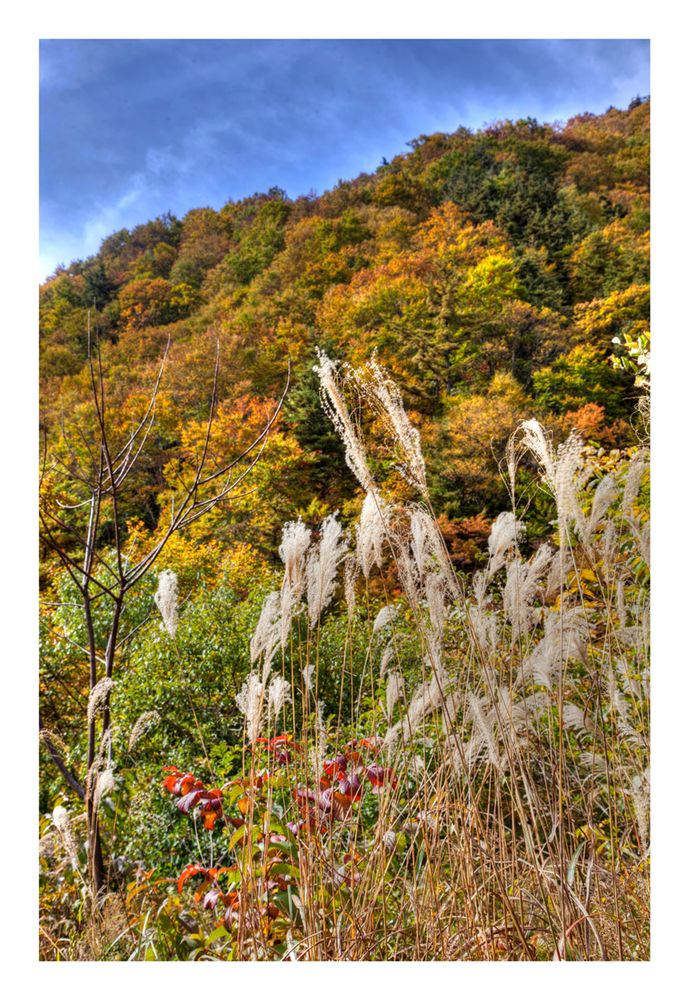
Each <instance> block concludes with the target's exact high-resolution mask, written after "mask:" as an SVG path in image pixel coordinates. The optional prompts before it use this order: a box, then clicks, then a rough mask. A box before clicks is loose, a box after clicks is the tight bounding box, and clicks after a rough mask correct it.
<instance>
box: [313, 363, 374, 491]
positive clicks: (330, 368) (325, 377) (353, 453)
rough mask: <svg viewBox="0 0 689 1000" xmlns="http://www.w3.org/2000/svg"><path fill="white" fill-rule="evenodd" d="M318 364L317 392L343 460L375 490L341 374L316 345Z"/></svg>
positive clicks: (368, 486) (359, 478)
mask: <svg viewBox="0 0 689 1000" xmlns="http://www.w3.org/2000/svg"><path fill="white" fill-rule="evenodd" d="M317 354H318V364H317V365H314V367H313V370H314V372H315V373H316V374H317V375H318V379H319V381H320V395H321V403H322V406H323V409H324V410H325V412H326V413H327V414H328V416H329V417H330V419H331V420H332V422H333V424H334V425H335V430H336V431H337V433H338V434H339V436H340V438H341V439H342V442H343V444H344V446H345V461H346V462H347V465H348V466H349V468H350V469H351V470H352V472H353V473H354V475H355V476H356V478H357V479H358V480H359V482H360V483H361V485H362V486H363V488H364V489H365V490H366V491H367V492H368V491H370V492H372V493H375V489H376V488H375V484H374V482H373V478H372V476H371V473H370V471H369V468H368V461H367V458H366V449H365V448H364V445H363V442H362V441H361V439H360V437H359V435H358V434H357V432H356V430H355V428H354V424H353V423H352V418H351V416H350V415H349V410H348V409H347V404H346V403H345V401H344V398H343V396H342V392H341V390H340V381H341V380H340V378H339V375H338V372H337V367H336V365H335V364H334V362H333V361H331V360H330V358H329V357H328V356H327V354H325V353H324V352H323V351H321V350H320V348H317Z"/></svg>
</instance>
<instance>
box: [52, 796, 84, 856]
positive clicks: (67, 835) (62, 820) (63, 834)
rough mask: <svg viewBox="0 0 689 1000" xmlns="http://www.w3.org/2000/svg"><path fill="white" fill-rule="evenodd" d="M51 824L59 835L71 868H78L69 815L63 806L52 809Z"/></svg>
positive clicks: (75, 844)
mask: <svg viewBox="0 0 689 1000" xmlns="http://www.w3.org/2000/svg"><path fill="white" fill-rule="evenodd" d="M53 823H54V824H55V826H56V828H57V832H58V833H59V834H60V839H61V841H62V844H63V846H64V848H65V851H66V853H67V856H68V857H69V860H70V862H71V864H72V867H73V868H74V869H77V868H78V867H79V857H78V851H77V842H76V839H75V837H74V831H73V830H72V824H71V823H70V820H69V814H68V812H67V810H66V809H65V807H64V806H55V808H54V809H53Z"/></svg>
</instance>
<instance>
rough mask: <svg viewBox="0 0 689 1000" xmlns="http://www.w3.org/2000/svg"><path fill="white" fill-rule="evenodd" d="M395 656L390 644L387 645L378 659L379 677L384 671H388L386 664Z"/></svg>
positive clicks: (393, 648)
mask: <svg viewBox="0 0 689 1000" xmlns="http://www.w3.org/2000/svg"><path fill="white" fill-rule="evenodd" d="M394 655H395V647H394V646H393V644H392V643H391V642H389V643H388V644H387V646H386V647H385V649H384V650H383V655H382V656H381V658H380V676H381V677H382V676H383V674H384V673H385V671H386V670H387V669H388V664H389V663H390V660H392V658H393V656H394Z"/></svg>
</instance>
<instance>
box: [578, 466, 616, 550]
mask: <svg viewBox="0 0 689 1000" xmlns="http://www.w3.org/2000/svg"><path fill="white" fill-rule="evenodd" d="M616 496H617V483H616V481H615V477H614V475H613V474H612V472H609V473H608V474H607V475H606V476H603V478H602V479H601V481H600V482H599V483H598V486H597V487H596V492H595V493H594V495H593V503H592V505H591V513H590V514H589V516H588V518H587V519H586V520H585V521H582V525H581V539H582V541H583V542H584V543H585V544H587V545H590V544H591V539H592V538H593V536H594V534H595V532H596V529H597V528H598V526H599V525H600V523H601V521H602V520H603V518H604V517H605V515H606V514H607V512H608V510H609V509H610V505H611V504H612V503H613V501H614V500H615V498H616Z"/></svg>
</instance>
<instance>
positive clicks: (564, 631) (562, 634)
mask: <svg viewBox="0 0 689 1000" xmlns="http://www.w3.org/2000/svg"><path fill="white" fill-rule="evenodd" d="M587 638H588V625H587V623H586V616H585V614H584V611H583V608H568V609H564V610H561V611H551V612H550V614H549V615H548V616H547V617H546V620H545V627H544V632H543V638H542V639H541V640H540V642H539V643H538V644H537V645H536V646H535V647H534V649H533V651H532V652H531V654H530V655H529V656H528V657H527V659H526V660H525V661H524V663H523V664H522V673H523V676H524V677H533V680H534V682H535V683H536V684H542V685H543V686H544V687H546V688H548V689H550V687H551V684H552V677H553V673H555V672H556V671H557V672H559V671H560V670H561V669H562V667H563V666H564V665H565V663H566V662H567V661H568V660H570V659H577V660H579V661H580V662H581V663H585V662H586V658H587V650H586V643H587Z"/></svg>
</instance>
